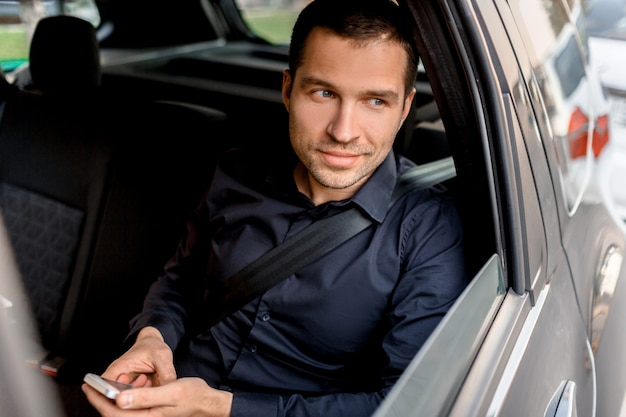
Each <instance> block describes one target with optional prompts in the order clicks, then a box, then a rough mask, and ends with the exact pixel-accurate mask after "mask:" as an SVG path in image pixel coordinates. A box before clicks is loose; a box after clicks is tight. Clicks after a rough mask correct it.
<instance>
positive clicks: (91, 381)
mask: <svg viewBox="0 0 626 417" xmlns="http://www.w3.org/2000/svg"><path fill="white" fill-rule="evenodd" d="M83 381H85V382H86V383H87V384H88V385H90V386H91V387H93V388H95V389H96V390H97V391H98V392H100V393H101V394H102V395H104V396H105V397H107V398H110V399H112V400H114V399H115V397H117V394H119V393H120V392H121V391H124V390H127V389H130V388H134V387H133V386H132V385H130V384H124V383H122V382H117V381H112V380H110V379H106V378H103V377H101V376H100V375H96V374H92V373H88V374H87V375H85V377H84V378H83Z"/></svg>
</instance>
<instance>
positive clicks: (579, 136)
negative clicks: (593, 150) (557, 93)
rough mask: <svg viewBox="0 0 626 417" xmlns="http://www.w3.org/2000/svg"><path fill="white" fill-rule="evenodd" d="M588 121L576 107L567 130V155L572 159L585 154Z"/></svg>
mask: <svg viewBox="0 0 626 417" xmlns="http://www.w3.org/2000/svg"><path fill="white" fill-rule="evenodd" d="M588 125H589V119H588V118H587V115H586V114H585V113H583V112H582V111H581V110H580V109H579V108H578V107H576V108H575V109H574V111H573V112H572V115H571V116H570V119H569V126H568V128H567V142H568V143H569V154H570V157H571V158H572V159H574V158H580V157H581V156H585V155H586V154H587V128H588Z"/></svg>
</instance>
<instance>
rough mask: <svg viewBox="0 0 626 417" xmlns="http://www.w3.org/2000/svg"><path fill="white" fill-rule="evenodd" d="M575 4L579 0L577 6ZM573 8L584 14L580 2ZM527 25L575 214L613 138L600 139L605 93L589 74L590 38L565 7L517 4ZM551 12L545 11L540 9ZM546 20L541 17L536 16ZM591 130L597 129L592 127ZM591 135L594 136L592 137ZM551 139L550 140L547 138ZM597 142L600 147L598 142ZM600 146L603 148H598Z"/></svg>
mask: <svg viewBox="0 0 626 417" xmlns="http://www.w3.org/2000/svg"><path fill="white" fill-rule="evenodd" d="M574 3H575V2H574ZM571 7H573V10H574V11H576V10H580V5H578V4H574V5H572V6H571ZM511 8H512V11H513V13H514V14H515V15H516V19H517V21H518V22H519V24H521V25H522V26H521V27H520V31H521V32H522V33H524V41H525V42H527V50H528V51H529V55H530V57H531V60H532V63H531V64H532V67H533V72H534V76H535V78H536V80H537V83H538V85H539V90H540V94H541V98H542V100H543V102H544V106H545V109H546V111H547V113H548V120H547V122H548V123H549V128H548V130H549V133H546V134H547V136H549V140H550V141H551V142H552V146H553V148H554V149H555V152H556V155H557V158H558V167H559V178H560V180H561V187H559V188H561V189H562V190H563V198H564V200H565V202H566V204H567V207H568V210H569V212H570V214H572V213H573V212H574V211H576V208H577V207H578V205H579V204H580V202H581V199H582V198H583V195H584V194H585V191H587V190H588V187H589V185H590V180H591V177H592V171H593V167H594V164H593V163H594V160H593V159H594V158H593V156H594V154H595V156H597V154H598V153H599V152H600V150H601V149H602V146H603V144H604V143H606V140H608V137H605V136H606V135H604V136H603V135H601V134H598V135H596V131H595V129H596V127H597V119H594V118H595V117H597V116H598V115H600V114H601V112H599V110H600V108H599V107H597V108H596V107H595V104H596V103H597V104H598V105H599V103H600V101H601V99H602V97H599V95H602V94H603V93H602V92H601V91H594V90H593V86H592V85H593V83H592V82H590V79H589V74H588V70H587V60H586V54H585V52H584V46H583V45H582V44H581V43H580V42H581V39H584V38H583V37H582V36H581V34H580V33H579V32H578V27H577V26H576V25H575V23H574V22H572V21H570V20H569V18H568V15H567V13H566V11H565V10H564V9H563V8H562V7H561V6H560V3H558V2H554V3H546V2H543V1H540V0H528V1H526V2H524V3H523V7H520V6H518V5H512V7H511ZM541 9H546V10H545V12H544V13H534V12H533V11H534V10H541ZM536 15H540V16H546V17H547V18H546V19H543V20H542V19H536V18H535V17H534V16H536ZM590 128H591V129H590ZM590 131H591V132H593V134H591V135H590ZM545 139H548V137H546V138H545ZM594 142H595V143H594ZM596 147H598V149H594V148H596Z"/></svg>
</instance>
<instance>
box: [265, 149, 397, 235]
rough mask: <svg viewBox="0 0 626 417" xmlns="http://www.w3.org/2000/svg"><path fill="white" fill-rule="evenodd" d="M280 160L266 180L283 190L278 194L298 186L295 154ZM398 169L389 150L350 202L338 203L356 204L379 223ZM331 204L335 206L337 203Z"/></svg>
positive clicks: (277, 188) (275, 187) (388, 200)
mask: <svg viewBox="0 0 626 417" xmlns="http://www.w3.org/2000/svg"><path fill="white" fill-rule="evenodd" d="M282 162H283V163H282V164H281V163H279V164H276V165H274V166H273V168H270V172H269V175H268V176H267V177H266V183H267V184H268V185H269V186H270V187H271V188H272V189H274V190H275V191H278V190H283V191H282V192H280V191H279V193H281V194H283V193H287V194H292V193H296V192H297V187H296V185H295V183H294V180H293V167H294V166H295V164H296V163H297V157H296V156H295V153H292V154H291V155H288V156H287V157H286V158H284V159H283V160H282ZM397 169H398V168H397V164H396V158H395V154H394V152H393V151H391V152H389V154H388V155H387V157H386V158H385V160H384V161H383V162H382V164H380V166H379V167H378V168H377V169H376V171H374V173H373V174H372V176H371V177H370V178H369V179H368V180H367V182H366V183H365V184H364V185H363V186H362V187H361V188H360V189H359V190H358V191H357V192H356V194H355V195H354V196H353V197H352V198H351V199H350V200H349V201H347V202H346V201H343V202H339V204H340V205H341V206H345V205H346V203H350V202H351V203H353V204H356V205H358V206H359V207H361V208H362V209H363V211H365V212H366V213H367V214H368V215H369V216H370V217H371V218H372V219H374V220H375V221H377V222H379V223H380V222H382V221H383V219H384V218H385V214H386V213H387V208H388V206H389V202H390V201H391V195H392V193H393V190H394V188H395V185H396V181H397V178H398V173H397ZM292 195H293V194H292ZM330 204H333V205H336V204H337V202H331V203H330Z"/></svg>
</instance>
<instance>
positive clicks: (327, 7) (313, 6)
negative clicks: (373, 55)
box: [289, 0, 418, 94]
mask: <svg viewBox="0 0 626 417" xmlns="http://www.w3.org/2000/svg"><path fill="white" fill-rule="evenodd" d="M413 25H414V21H413V19H412V16H411V15H410V13H409V11H408V10H406V9H402V8H401V7H400V6H398V4H397V3H395V2H393V1H392V0H313V1H312V2H311V3H309V4H308V5H307V6H306V7H305V8H304V9H303V10H302V12H301V13H300V15H299V16H298V19H297V20H296V23H295V25H294V27H293V31H292V33H291V44H290V47H289V71H290V72H291V76H292V77H295V75H296V70H297V69H298V67H300V65H302V59H303V53H304V52H303V51H304V48H305V46H306V41H307V38H308V36H309V34H310V33H311V31H312V30H313V29H314V28H317V27H319V28H326V29H329V30H331V31H332V32H334V33H335V34H337V35H338V36H341V37H343V38H347V39H351V40H353V41H354V42H357V44H367V43H368V42H370V41H374V40H377V39H380V38H381V36H384V37H385V38H386V39H388V40H390V41H393V42H397V43H398V44H399V45H401V46H402V47H403V49H404V50H405V51H406V54H407V57H408V63H407V68H406V70H405V90H406V91H405V94H409V92H410V91H411V89H412V88H413V86H414V84H415V79H416V76H417V64H418V55H417V50H416V48H415V42H414V41H415V40H414V38H413Z"/></svg>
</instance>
